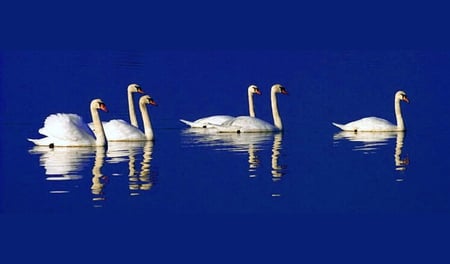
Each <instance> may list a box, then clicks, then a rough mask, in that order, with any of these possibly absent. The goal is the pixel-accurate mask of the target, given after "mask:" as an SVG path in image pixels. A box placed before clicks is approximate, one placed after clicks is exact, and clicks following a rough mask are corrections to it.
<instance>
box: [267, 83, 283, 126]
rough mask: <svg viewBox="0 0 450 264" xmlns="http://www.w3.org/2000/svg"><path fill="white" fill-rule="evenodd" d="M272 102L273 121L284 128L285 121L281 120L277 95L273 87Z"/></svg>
mask: <svg viewBox="0 0 450 264" xmlns="http://www.w3.org/2000/svg"><path fill="white" fill-rule="evenodd" d="M270 102H271V105H272V115H273V123H274V125H275V127H276V128H278V129H279V130H283V123H282V122H281V117H280V113H279V112H278V102H277V95H276V91H275V90H274V89H272V91H271V93H270Z"/></svg>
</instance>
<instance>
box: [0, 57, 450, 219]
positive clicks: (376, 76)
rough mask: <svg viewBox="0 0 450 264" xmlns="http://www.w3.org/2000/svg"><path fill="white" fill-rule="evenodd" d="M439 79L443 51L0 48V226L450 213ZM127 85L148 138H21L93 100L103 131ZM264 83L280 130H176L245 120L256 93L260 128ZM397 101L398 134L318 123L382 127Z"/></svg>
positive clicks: (265, 107) (444, 85)
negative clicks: (397, 97) (255, 90)
mask: <svg viewBox="0 0 450 264" xmlns="http://www.w3.org/2000/svg"><path fill="white" fill-rule="evenodd" d="M449 70H450V53H449V52H444V51H439V52H438V51H423V50H407V51H406V50H389V51H361V50H347V51H345V50H339V51H333V50H304V51H301V50H300V51H293V50H291V51H273V50H271V51H268V50H267V51H264V50H259V51H249V50H248V51H234V50H203V51H192V50H190V51H188V50H186V51H183V50H178V51H175V50H154V51H61V50H60V51H31V50H30V51H17V50H16V51H4V52H1V53H0V87H1V99H2V100H1V104H0V109H1V115H0V126H1V130H2V131H1V145H0V146H1V176H0V183H1V184H0V198H1V199H0V214H2V215H3V216H6V217H8V216H14V215H20V216H25V217H31V218H33V217H36V216H42V215H44V216H45V215H60V214H69V215H76V216H80V217H88V218H89V217H90V216H99V215H113V216H114V215H116V216H119V215H120V216H122V217H123V216H124V215H125V216H126V215H129V214H136V213H137V214H139V215H140V216H142V217H144V219H151V218H153V217H160V216H161V215H176V216H180V215H191V216H192V215H194V216H199V217H200V218H201V217H203V216H206V215H210V216H211V215H221V216H225V217H226V216H230V215H234V216H236V215H239V216H242V217H249V216H250V217H251V216H254V215H259V216H267V217H269V218H270V219H278V220H280V222H283V219H290V218H289V217H311V216H324V215H325V216H330V215H332V216H344V217H345V216H361V215H362V216H369V217H380V216H382V217H384V216H402V217H405V218H408V217H411V216H415V217H417V216H419V217H437V218H439V217H441V216H444V217H448V215H449V212H450V195H449V193H450V192H449V191H450V177H449V174H448V171H449V169H450V163H449V162H448V158H447V155H446V154H447V152H448V151H447V150H448V147H449V146H450V144H449V137H448V135H449V134H450V125H449V123H450V122H449V117H448V103H447V101H448V97H449V94H450V92H449V89H448V87H450V77H449V74H448V72H449ZM130 83H138V84H140V85H141V86H142V88H143V89H144V91H145V93H147V94H150V95H151V96H152V97H153V98H154V99H155V100H156V102H157V103H158V106H157V107H149V112H150V115H151V120H152V124H153V128H154V132H155V137H156V140H155V141H154V142H139V143H114V144H110V145H109V147H108V149H104V148H55V149H50V148H46V147H39V148H37V147H35V146H34V145H33V144H32V143H31V142H29V141H27V138H40V137H41V135H40V134H39V133H38V130H39V128H40V127H42V126H43V122H44V120H45V118H46V117H47V116H48V115H49V114H52V113H59V112H62V113H77V114H79V115H80V116H82V117H83V119H84V120H85V121H86V122H90V114H89V108H88V107H89V102H90V101H91V100H92V99H94V98H101V99H103V101H104V102H105V103H106V105H107V107H108V109H109V112H108V113H101V114H100V116H101V118H102V119H103V120H110V119H115V118H121V119H124V120H127V121H128V107H127V99H126V87H127V86H128V85H129V84H130ZM275 83H280V84H282V85H283V86H285V87H286V89H287V91H288V93H289V94H288V95H278V105H279V109H280V114H281V117H282V120H283V125H284V128H285V129H284V131H283V132H282V133H262V134H261V133H258V134H217V133H204V131H202V130H200V131H198V130H190V129H187V127H186V126H185V125H184V124H182V123H181V122H179V119H180V118H183V119H187V120H195V119H197V118H200V117H205V116H208V115H214V114H228V115H234V116H237V115H246V114H247V113H248V112H247V111H248V108H247V95H246V89H247V87H248V86H249V85H250V84H256V85H257V86H258V87H259V88H260V89H261V91H262V95H261V96H255V107H256V115H257V116H258V117H260V118H261V119H264V120H266V121H268V122H270V123H272V117H271V110H270V96H269V95H270V87H271V86H272V85H273V84H275ZM397 90H404V91H405V92H406V93H407V95H408V97H409V100H410V103H409V104H406V103H402V105H401V106H402V111H403V116H404V119H405V122H406V126H407V131H406V132H405V133H389V134H381V135H379V134H369V135H366V134H363V135H355V134H354V133H353V134H352V133H350V134H346V135H343V134H338V132H339V129H337V128H336V127H334V126H332V124H331V122H338V123H339V122H340V123H346V122H348V121H353V120H356V119H359V118H362V117H366V116H378V117H381V118H385V119H388V120H390V121H391V122H395V116H394V104H393V101H394V98H393V97H394V93H395V92H396V91H397ZM138 97H139V96H138V95H135V97H134V99H135V102H137V100H138V99H137V98H138ZM139 122H141V121H139ZM250 219H253V218H250ZM294 219H296V218H294ZM273 224H274V225H277V224H280V223H273Z"/></svg>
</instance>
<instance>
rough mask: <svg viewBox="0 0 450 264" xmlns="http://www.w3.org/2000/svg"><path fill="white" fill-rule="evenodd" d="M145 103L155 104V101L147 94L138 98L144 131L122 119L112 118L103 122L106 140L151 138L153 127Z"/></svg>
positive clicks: (142, 139)
mask: <svg viewBox="0 0 450 264" xmlns="http://www.w3.org/2000/svg"><path fill="white" fill-rule="evenodd" d="M147 104H151V105H156V103H155V101H154V100H153V99H152V98H151V97H150V96H148V95H144V96H142V97H141V98H140V99H139V109H140V111H141V115H142V120H143V124H144V133H142V131H141V130H140V129H139V128H137V127H134V126H132V125H130V124H128V123H127V122H126V121H124V120H122V119H113V120H111V121H109V122H103V127H104V130H105V135H106V138H107V140H108V141H144V140H153V139H154V134H153V128H152V124H151V121H150V116H149V114H148V110H147Z"/></svg>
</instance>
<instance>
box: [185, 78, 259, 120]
mask: <svg viewBox="0 0 450 264" xmlns="http://www.w3.org/2000/svg"><path fill="white" fill-rule="evenodd" d="M247 94H248V111H249V115H250V116H252V117H255V108H254V104H253V95H254V94H258V95H260V94H261V91H260V90H259V88H258V87H257V86H256V85H254V84H252V85H250V86H249V87H248V89H247ZM233 118H234V117H233V116H229V115H214V116H208V117H204V118H200V119H197V120H195V121H193V122H191V121H187V120H184V119H180V121H181V122H183V123H185V124H186V125H188V126H190V127H193V128H211V125H221V124H223V123H224V122H226V121H228V120H231V119H233Z"/></svg>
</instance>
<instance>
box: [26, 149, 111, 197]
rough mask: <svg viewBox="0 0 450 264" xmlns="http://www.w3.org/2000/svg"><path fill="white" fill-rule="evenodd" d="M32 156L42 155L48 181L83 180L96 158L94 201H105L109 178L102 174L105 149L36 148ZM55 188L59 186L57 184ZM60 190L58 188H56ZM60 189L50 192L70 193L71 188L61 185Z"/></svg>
mask: <svg viewBox="0 0 450 264" xmlns="http://www.w3.org/2000/svg"><path fill="white" fill-rule="evenodd" d="M29 153H30V154H37V155H41V156H40V158H39V160H40V165H41V166H42V167H44V169H45V174H46V175H47V177H46V180H47V181H55V182H60V181H76V180H81V179H82V178H83V176H82V175H83V174H84V172H83V171H84V170H85V168H86V167H88V166H89V165H90V164H91V160H92V159H93V158H94V165H93V168H92V185H91V191H92V194H94V196H95V197H94V198H93V200H103V199H104V197H103V188H104V185H105V183H106V181H105V180H106V179H107V177H106V176H104V175H103V173H102V172H101V168H102V167H103V162H104V158H105V148H104V147H56V148H49V147H46V146H35V147H33V148H32V149H31V150H30V151H29ZM55 186H58V184H57V183H55ZM56 188H58V187H56ZM59 188H64V189H56V190H52V191H50V193H54V194H56V193H69V192H70V191H69V190H68V188H69V186H67V185H65V184H61V186H60V187H59Z"/></svg>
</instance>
